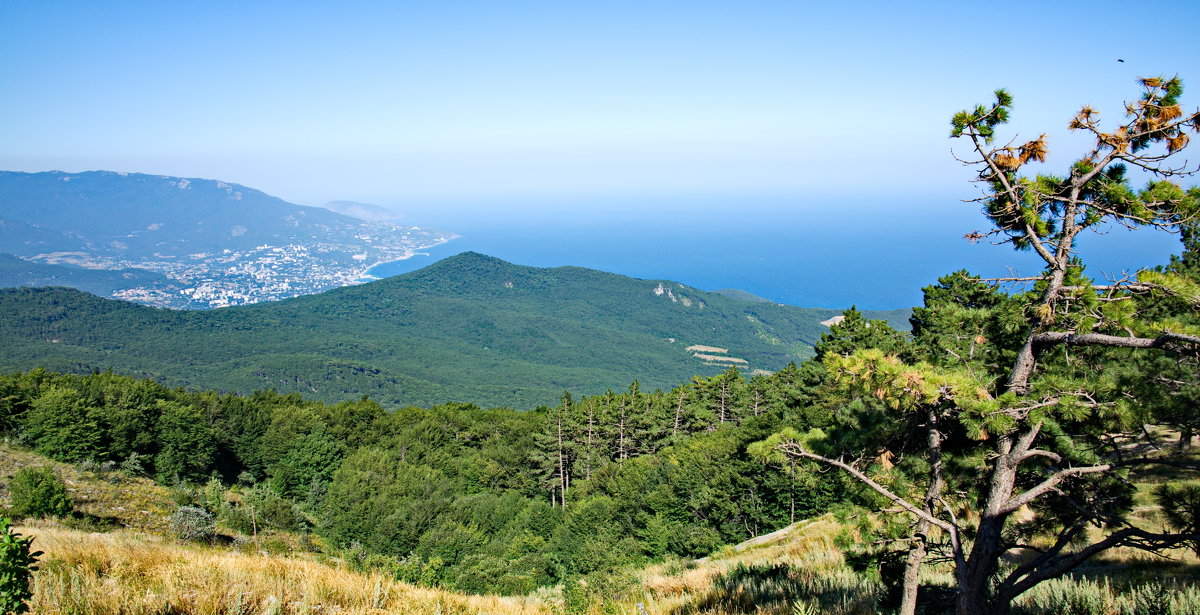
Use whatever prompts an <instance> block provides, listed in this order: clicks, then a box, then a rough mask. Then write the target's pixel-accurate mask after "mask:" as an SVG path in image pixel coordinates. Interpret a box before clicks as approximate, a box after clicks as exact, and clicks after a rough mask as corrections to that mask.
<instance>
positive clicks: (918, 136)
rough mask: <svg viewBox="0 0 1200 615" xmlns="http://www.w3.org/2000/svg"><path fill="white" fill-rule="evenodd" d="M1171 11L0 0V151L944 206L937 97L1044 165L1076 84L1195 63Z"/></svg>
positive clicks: (1104, 6)
mask: <svg viewBox="0 0 1200 615" xmlns="http://www.w3.org/2000/svg"><path fill="white" fill-rule="evenodd" d="M1197 17H1200V3H1196V2H1195V1H1194V0H1191V1H1188V2H1172V1H1167V2H1158V3H1155V5H1154V8H1153V10H1152V12H1151V11H1150V10H1149V9H1146V10H1143V9H1138V8H1136V7H1134V6H1133V5H1131V4H1129V3H1110V2H1086V3H1084V2H1062V3H1057V2H1036V3H1024V2H1009V3H1003V4H998V5H996V4H992V5H982V4H978V3H960V2H954V3H923V4H918V3H893V2H856V3H821V4H820V6H812V5H809V3H804V2H754V1H739V2H704V1H699V0H692V1H688V2H649V1H640V2H614V1H606V2H595V3H583V2H543V3H537V2H454V1H445V2H427V3H410V2H380V3H369V2H343V3H337V4H336V5H335V4H333V3H313V2H286V3H284V2H280V3H270V2H258V3H243V2H229V3H225V2H212V1H210V2H104V3H95V2H56V3H48V2H22V1H16V0H6V1H5V2H3V3H0V64H2V71H3V73H2V74H3V78H2V79H0V100H2V101H3V102H0V109H2V110H3V113H0V134H3V138H2V139H0V168H4V169H9V170H22V171H38V170H50V169H62V170H67V171H81V170H89V169H112V170H124V171H138V172H148V173H157V174H166V175H182V176H193V177H212V178H219V179H225V180H229V181H234V182H238V183H242V184H245V185H248V186H251V187H255V188H259V189H262V190H265V191H266V192H268V193H271V194H275V195H278V196H281V197H283V198H286V199H288V200H290V201H293V202H297V203H302V204H310V205H311V204H319V203H323V202H325V201H328V200H334V199H349V200H359V201H366V202H374V203H380V204H384V205H389V206H395V207H399V208H402V209H405V208H411V209H420V208H421V207H423V206H428V204H430V203H440V204H445V203H464V204H469V203H482V202H487V201H488V200H502V201H505V202H509V203H535V202H542V203H544V202H551V201H554V200H555V199H561V198H577V199H584V198H586V199H600V200H603V199H604V198H608V197H612V198H621V197H629V196H634V195H636V196H639V197H648V196H652V197H655V198H658V197H661V198H662V199H664V201H668V200H680V199H683V200H686V198H687V197H688V196H689V195H705V196H706V197H711V196H712V195H734V196H737V195H740V196H743V197H745V196H751V197H752V196H754V195H770V196H771V197H772V198H774V197H780V196H787V195H806V196H807V197H809V198H813V199H814V200H813V202H814V203H817V202H820V199H819V198H818V197H821V196H827V195H845V194H847V193H850V192H853V193H856V194H861V195H863V196H864V198H867V199H882V198H886V197H887V196H888V195H896V194H903V195H906V197H913V196H918V197H919V196H924V195H927V196H929V197H930V198H931V201H930V202H931V203H932V202H937V203H940V205H939V206H945V205H946V204H947V203H951V204H953V203H954V199H956V198H965V197H970V196H972V192H971V187H970V186H969V185H968V183H967V180H968V179H969V177H970V174H969V172H967V171H965V170H964V169H963V168H962V167H961V166H960V165H958V164H957V163H956V162H955V161H954V160H953V158H952V156H951V147H952V145H954V144H953V143H952V142H951V141H950V140H949V139H948V138H947V136H948V124H947V121H948V119H949V117H950V115H951V114H952V113H953V112H954V111H956V110H958V109H960V108H963V107H966V106H969V105H971V104H974V103H976V102H983V101H985V100H986V99H987V98H988V97H989V95H990V92H991V91H992V90H993V89H995V88H996V87H1001V86H1003V87H1007V88H1009V89H1010V90H1011V91H1012V92H1013V94H1014V95H1015V97H1016V110H1015V118H1014V119H1015V121H1014V123H1013V126H1014V129H1015V130H1016V131H1018V132H1019V133H1020V134H1022V135H1023V136H1036V135H1037V134H1040V133H1042V132H1049V133H1050V135H1051V139H1052V140H1051V151H1052V154H1055V153H1059V152H1061V157H1057V158H1056V157H1052V159H1051V165H1052V168H1055V167H1053V165H1054V164H1055V163H1058V164H1059V167H1061V163H1062V161H1063V160H1065V159H1066V157H1067V155H1068V154H1070V153H1075V152H1078V151H1079V149H1080V147H1081V145H1080V144H1079V142H1078V141H1077V140H1072V139H1071V137H1070V136H1069V135H1068V133H1066V131H1065V123H1066V121H1067V120H1068V119H1069V117H1070V116H1071V115H1072V113H1073V112H1074V111H1075V110H1076V109H1077V108H1078V107H1079V106H1080V105H1082V104H1084V103H1089V104H1092V105H1094V106H1096V107H1097V108H1099V109H1101V111H1107V113H1108V116H1109V117H1113V118H1117V117H1119V114H1120V108H1121V107H1120V102H1121V101H1122V100H1124V99H1126V98H1130V97H1132V96H1134V95H1136V88H1135V84H1134V79H1135V77H1137V76H1139V75H1148V74H1163V73H1165V74H1176V73H1178V74H1180V75H1182V76H1183V77H1184V79H1185V82H1187V81H1188V80H1189V79H1190V80H1193V81H1192V82H1195V83H1200V82H1196V81H1194V80H1197V79H1200V45H1196V43H1195V40H1194V37H1193V36H1192V34H1191V32H1192V30H1193V29H1194V28H1193V25H1194V24H1195V23H1196V21H1197ZM1152 19H1153V20H1159V21H1157V22H1149V20H1152ZM1143 24H1145V25H1143ZM1118 58H1121V59H1124V60H1125V62H1123V63H1122V62H1118V61H1117V60H1118ZM1198 87H1200V86H1198ZM1193 92H1194V93H1193V94H1191V95H1187V96H1186V99H1187V100H1188V102H1193V101H1196V100H1200V96H1197V94H1200V90H1193ZM931 206H932V205H931ZM951 206H953V205H951ZM959 206H961V205H959ZM514 207H519V206H514Z"/></svg>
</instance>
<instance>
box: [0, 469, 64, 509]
mask: <svg viewBox="0 0 1200 615" xmlns="http://www.w3.org/2000/svg"><path fill="white" fill-rule="evenodd" d="M10 489H11V490H12V512H13V515H15V516H17V517H65V516H67V515H69V514H71V512H72V511H73V510H74V509H75V506H74V504H72V503H71V496H70V495H68V494H67V486H66V485H65V484H63V481H62V479H61V478H59V477H58V474H56V473H55V472H54V470H53V469H51V468H49V467H46V466H40V467H36V468H21V469H20V470H17V473H16V474H15V475H13V479H12V485H11V486H10Z"/></svg>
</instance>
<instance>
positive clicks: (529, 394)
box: [0, 253, 836, 408]
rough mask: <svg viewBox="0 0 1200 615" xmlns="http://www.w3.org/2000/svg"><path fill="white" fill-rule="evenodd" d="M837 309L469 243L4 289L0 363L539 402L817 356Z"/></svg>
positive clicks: (284, 387)
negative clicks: (292, 289)
mask: <svg viewBox="0 0 1200 615" xmlns="http://www.w3.org/2000/svg"><path fill="white" fill-rule="evenodd" d="M835 313H836V311H835V310H827V309H805V308H797V307H792V306H784V305H777V304H769V303H756V302H748V301H740V300H737V299H732V298H729V297H724V296H721V295H717V294H715V293H707V292H704V291H700V290H696V289H693V288H689V287H686V286H683V285H682V284H677V283H674V282H667V281H658V280H638V279H634V278H628V277H624V276H620V275H615V274H610V273H604V272H600V271H594V270H589V269H582V268H578V267H560V268H554V269H539V268H533V267H523V266H518V265H513V264H510V263H506V262H504V261H501V260H498V259H495V258H491V257H487V256H484V255H481V254H475V253H465V254H460V255H458V256H455V257H451V258H448V259H445V260H443V261H439V262H438V263H435V264H433V265H430V266H429V267H426V268H425V269H421V270H419V271H415V272H413V273H410V274H407V275H403V276H397V277H393V278H388V279H385V280H380V281H377V282H372V283H370V284H363V285H358V286H350V287H344V288H339V289H334V290H331V291H327V292H325V293H321V294H319V295H309V296H304V297H298V298H295V299H289V300H285V301H279V302H272V303H261V304H256V305H251V306H240V307H231V308H222V309H219V310H211V311H203V312H181V311H172V310H162V309H154V308H146V307H141V306H137V305H133V304H129V303H123V302H117V301H110V300H104V299H99V298H97V297H93V296H90V295H87V294H84V293H80V292H75V291H69V290H65V289H18V290H6V291H0V314H4V316H5V317H4V319H3V322H2V323H0V368H2V369H8V370H21V369H28V368H31V367H34V366H38V365H41V366H45V367H47V368H49V369H53V370H67V371H81V370H91V369H109V368H111V369H114V370H117V371H121V372H125V373H131V374H136V375H151V376H155V377H159V378H162V379H164V380H165V381H167V382H168V383H171V384H180V385H190V386H198V387H205V388H220V389H225V390H237V391H243V392H250V391H253V390H255V389H261V388H268V387H270V388H275V389H278V390H281V391H296V392H300V393H304V394H306V395H310V396H314V397H317V398H320V399H324V400H327V401H334V400H343V399H346V398H348V397H354V396H359V395H363V394H368V395H371V396H372V397H373V398H375V399H378V400H379V401H381V402H384V403H388V404H418V405H428V404H434V403H440V402H446V401H461V402H473V403H478V404H481V405H510V406H513V407H518V408H527V407H532V406H533V405H536V404H541V403H553V401H554V400H556V399H557V397H558V395H559V394H561V392H562V391H563V390H570V391H572V392H574V393H587V394H591V393H600V392H603V391H604V390H605V389H607V388H614V389H620V388H624V387H625V386H627V385H628V384H629V383H630V382H631V381H632V380H634V379H640V380H641V384H642V386H643V387H644V388H648V389H649V388H655V387H661V388H667V387H670V386H672V385H674V384H677V383H678V382H680V381H684V380H687V379H689V378H691V377H692V376H693V375H695V374H713V373H716V372H719V371H722V370H724V369H726V368H728V367H729V366H730V365H735V366H738V367H739V368H741V369H743V370H754V369H764V370H777V369H780V368H782V367H784V366H785V365H786V364H787V363H788V362H789V361H795V360H800V359H803V358H805V357H807V356H808V355H809V354H810V353H811V346H812V344H813V343H815V342H816V341H817V340H818V339H819V338H820V334H821V333H822V332H823V331H825V330H826V329H825V327H823V326H821V325H820V324H819V322H820V321H821V320H824V319H827V318H829V317H830V316H832V315H834V314H835Z"/></svg>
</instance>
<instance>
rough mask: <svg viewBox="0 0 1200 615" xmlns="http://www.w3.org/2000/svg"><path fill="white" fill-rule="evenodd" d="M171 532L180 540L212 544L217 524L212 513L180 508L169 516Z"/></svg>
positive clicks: (200, 509) (186, 507)
mask: <svg viewBox="0 0 1200 615" xmlns="http://www.w3.org/2000/svg"><path fill="white" fill-rule="evenodd" d="M170 524H171V531H172V532H175V535H176V536H178V537H179V538H180V539H182V540H194V541H199V542H212V540H213V539H214V538H216V536H217V523H216V519H215V518H214V517H213V516H212V513H210V512H208V511H207V510H204V509H203V508H197V507H195V506H180V507H179V508H177V509H175V513H174V514H172V515H171V523H170Z"/></svg>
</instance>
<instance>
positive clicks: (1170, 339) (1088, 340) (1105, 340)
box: [1033, 331, 1200, 348]
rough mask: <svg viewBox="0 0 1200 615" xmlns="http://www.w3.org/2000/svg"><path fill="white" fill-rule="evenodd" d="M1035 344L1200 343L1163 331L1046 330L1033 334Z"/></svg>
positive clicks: (1152, 345) (1199, 339)
mask: <svg viewBox="0 0 1200 615" xmlns="http://www.w3.org/2000/svg"><path fill="white" fill-rule="evenodd" d="M1033 343H1034V345H1036V346H1049V345H1051V344H1066V345H1068V346H1113V347H1119V348H1168V347H1172V346H1175V345H1177V344H1195V345H1200V337H1196V336H1194V335H1184V334H1182V333H1173V332H1171V331H1165V332H1163V333H1162V334H1161V335H1159V336H1158V337H1122V336H1119V335H1106V334H1103V333H1070V332H1067V331H1047V332H1045V333H1038V334H1037V335H1034V336H1033Z"/></svg>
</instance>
